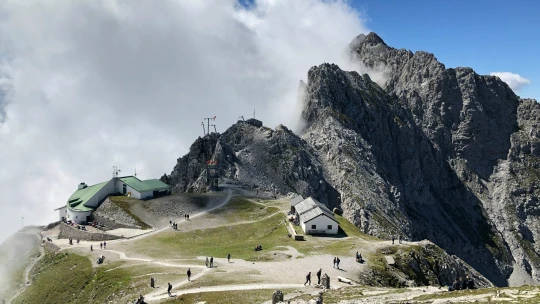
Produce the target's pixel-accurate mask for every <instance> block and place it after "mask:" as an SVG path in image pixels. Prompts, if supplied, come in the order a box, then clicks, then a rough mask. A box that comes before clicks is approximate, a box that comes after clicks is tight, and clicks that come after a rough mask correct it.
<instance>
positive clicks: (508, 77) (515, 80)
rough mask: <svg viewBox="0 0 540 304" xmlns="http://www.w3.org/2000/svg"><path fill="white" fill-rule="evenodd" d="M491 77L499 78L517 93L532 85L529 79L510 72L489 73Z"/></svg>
mask: <svg viewBox="0 0 540 304" xmlns="http://www.w3.org/2000/svg"><path fill="white" fill-rule="evenodd" d="M489 75H491V76H497V77H499V78H500V79H501V80H502V81H504V82H506V84H508V86H509V87H510V88H511V89H512V90H513V91H516V92H517V91H519V90H521V89H522V88H523V87H524V86H526V85H529V84H531V81H530V80H529V79H527V78H523V77H521V76H520V75H518V74H514V73H510V72H492V73H489Z"/></svg>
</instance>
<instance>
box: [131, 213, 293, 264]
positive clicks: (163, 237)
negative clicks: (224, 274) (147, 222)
mask: <svg viewBox="0 0 540 304" xmlns="http://www.w3.org/2000/svg"><path fill="white" fill-rule="evenodd" d="M287 234H288V231H287V228H286V226H285V218H284V215H283V214H280V213H278V214H275V215H273V216H271V217H269V218H267V219H265V220H262V221H258V222H253V223H245V224H237V225H229V226H223V227H216V228H210V229H201V230H193V231H187V232H176V231H175V232H169V231H167V232H163V233H160V234H157V235H156V236H154V237H152V238H143V239H141V240H138V241H135V242H134V243H130V244H128V245H126V246H128V247H133V248H130V249H132V250H134V251H136V252H139V253H142V254H146V255H148V256H151V257H157V258H179V257H181V258H194V257H197V256H213V257H221V258H225V257H226V256H227V254H229V253H230V254H231V257H232V258H233V259H235V258H241V259H245V260H249V261H257V260H259V257H260V256H262V255H263V254H264V252H265V251H267V250H270V249H272V248H274V247H275V246H278V245H287V244H288V243H292V241H291V239H292V238H289V237H288V236H287ZM259 244H261V245H262V246H263V249H264V250H263V251H259V252H255V251H253V248H255V246H256V245H259Z"/></svg>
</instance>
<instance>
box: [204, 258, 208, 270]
mask: <svg viewBox="0 0 540 304" xmlns="http://www.w3.org/2000/svg"><path fill="white" fill-rule="evenodd" d="M208 263H209V262H208V257H206V262H204V264H205V265H206V267H207V268H208Z"/></svg>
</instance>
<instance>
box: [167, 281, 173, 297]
mask: <svg viewBox="0 0 540 304" xmlns="http://www.w3.org/2000/svg"><path fill="white" fill-rule="evenodd" d="M167 284H169V287H167V293H168V294H169V297H172V295H171V290H172V285H171V283H167Z"/></svg>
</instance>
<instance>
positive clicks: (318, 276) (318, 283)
mask: <svg viewBox="0 0 540 304" xmlns="http://www.w3.org/2000/svg"><path fill="white" fill-rule="evenodd" d="M321 274H322V268H319V271H317V285H320V284H321ZM306 284H308V285H311V271H310V272H308V274H307V275H306V282H305V283H304V286H306Z"/></svg>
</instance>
